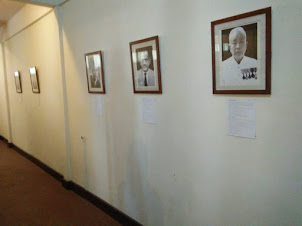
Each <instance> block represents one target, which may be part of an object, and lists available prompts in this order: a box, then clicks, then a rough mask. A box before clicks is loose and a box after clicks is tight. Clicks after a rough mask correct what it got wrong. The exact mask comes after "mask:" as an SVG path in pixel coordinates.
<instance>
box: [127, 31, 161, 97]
mask: <svg viewBox="0 0 302 226" xmlns="http://www.w3.org/2000/svg"><path fill="white" fill-rule="evenodd" d="M130 58H131V66H132V79H133V90H134V93H162V88H161V74H160V58H159V45H158V36H154V37H150V38H146V39H143V40H138V41H134V42H130Z"/></svg>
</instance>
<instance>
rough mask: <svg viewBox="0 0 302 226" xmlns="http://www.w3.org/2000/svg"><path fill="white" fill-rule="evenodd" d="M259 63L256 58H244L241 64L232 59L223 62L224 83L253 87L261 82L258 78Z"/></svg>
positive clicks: (222, 74)
mask: <svg viewBox="0 0 302 226" xmlns="http://www.w3.org/2000/svg"><path fill="white" fill-rule="evenodd" d="M257 67H258V62H257V60H256V59H254V58H250V57H247V56H244V57H243V58H242V60H241V61H240V64H238V63H237V61H236V60H235V59H234V57H230V58H228V59H226V60H225V61H223V62H222V70H221V76H222V82H223V84H224V85H252V84H257V83H258V82H259V78H257V73H256V72H255V70H257Z"/></svg>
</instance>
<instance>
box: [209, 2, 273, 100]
mask: <svg viewBox="0 0 302 226" xmlns="http://www.w3.org/2000/svg"><path fill="white" fill-rule="evenodd" d="M211 33H212V72H213V75H212V76H213V94H270V93H271V8H265V9H260V10H256V11H252V12H248V13H244V14H240V15H237V16H232V17H228V18H225V19H221V20H216V21H213V22H212V23H211Z"/></svg>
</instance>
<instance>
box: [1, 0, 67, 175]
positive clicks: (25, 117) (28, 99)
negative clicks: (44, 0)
mask: <svg viewBox="0 0 302 226" xmlns="http://www.w3.org/2000/svg"><path fill="white" fill-rule="evenodd" d="M38 9H40V8H37V6H36V7H34V8H33V7H32V6H25V7H24V8H22V9H21V11H19V13H18V14H16V16H15V17H14V18H13V19H12V20H13V21H14V23H11V21H10V22H9V23H8V31H15V32H16V33H9V32H8V34H9V35H10V36H7V38H8V39H7V40H6V41H5V42H4V43H3V45H4V50H5V56H6V71H7V82H8V91H9V92H8V94H9V106H10V117H11V133H12V143H14V144H15V145H17V146H18V147H20V148H22V149H23V150H24V151H26V152H28V153H29V154H31V155H33V156H34V157H36V158H38V159H39V160H41V161H42V162H44V163H45V164H47V165H48V166H50V167H52V168H53V169H55V170H56V171H58V172H59V173H61V174H63V175H65V176H66V174H67V167H66V142H65V131H64V128H65V127H64V111H63V97H62V76H61V60H60V45H59V31H58V23H57V18H56V15H55V13H54V11H52V12H50V13H48V14H45V13H47V12H49V11H50V10H51V9H49V8H45V7H41V9H40V11H39V10H38ZM37 11H38V12H37ZM30 12H32V13H30ZM20 15H22V16H20ZM43 15H45V16H44V17H43V18H42V19H40V20H37V19H39V17H41V16H43ZM32 19H33V20H36V22H35V23H33V24H32V25H30V26H28V25H29V24H31V22H30V21H31V20H32ZM24 26H28V27H27V28H26V29H25V30H23V31H21V32H19V31H20V30H22V29H23V27H24ZM33 66H36V68H37V71H38V76H39V83H40V91H41V93H40V94H34V93H33V92H32V87H31V83H30V76H29V67H33ZM16 70H19V71H20V74H21V83H22V89H23V92H22V93H21V94H19V93H17V92H16V86H15V80H14V76H13V75H14V71H16ZM1 107H2V106H1ZM6 133H9V131H6ZM3 135H4V136H6V134H3Z"/></svg>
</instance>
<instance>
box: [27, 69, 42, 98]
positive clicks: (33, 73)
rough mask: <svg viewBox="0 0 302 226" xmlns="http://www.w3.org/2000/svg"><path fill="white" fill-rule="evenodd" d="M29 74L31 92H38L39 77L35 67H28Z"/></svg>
mask: <svg viewBox="0 0 302 226" xmlns="http://www.w3.org/2000/svg"><path fill="white" fill-rule="evenodd" d="M29 75H30V81H31V87H32V91H33V93H40V86H39V78H38V73H37V69H36V67H30V68H29Z"/></svg>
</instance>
